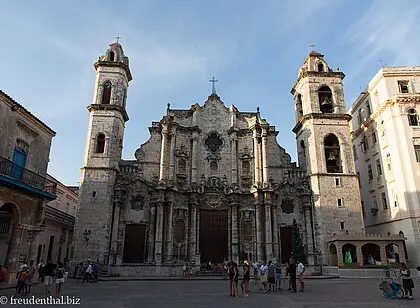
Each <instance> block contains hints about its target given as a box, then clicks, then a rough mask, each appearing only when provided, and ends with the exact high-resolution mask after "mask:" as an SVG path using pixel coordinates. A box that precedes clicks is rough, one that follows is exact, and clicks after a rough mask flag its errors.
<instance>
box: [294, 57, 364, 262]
mask: <svg viewBox="0 0 420 308" xmlns="http://www.w3.org/2000/svg"><path fill="white" fill-rule="evenodd" d="M343 78H344V74H343V73H342V72H340V71H339V70H338V69H337V70H336V71H333V70H332V69H330V68H329V66H328V64H327V62H326V61H325V60H324V55H322V54H320V53H318V52H316V51H312V52H311V53H309V55H308V57H307V58H306V60H305V63H304V64H303V66H302V67H301V68H300V69H299V73H298V79H297V81H296V83H295V84H294V86H293V88H292V90H291V93H292V94H293V96H294V105H295V114H296V125H295V127H294V128H293V132H294V133H295V134H296V142H297V148H298V161H299V166H301V167H302V168H304V169H306V171H307V173H308V175H309V177H310V183H311V188H312V203H313V204H312V206H313V210H314V213H315V215H314V221H315V229H316V231H315V233H316V239H317V241H318V242H317V243H316V244H317V247H318V249H319V251H318V253H320V254H321V256H322V260H318V263H319V264H323V263H325V262H326V260H327V256H328V255H327V254H328V251H329V247H328V238H329V237H330V236H333V235H338V234H341V233H343V234H345V233H346V234H361V233H363V232H364V231H363V220H362V210H361V201H360V191H359V182H358V176H357V174H356V172H355V165H354V161H353V153H352V143H351V139H350V128H349V123H350V120H351V116H350V115H348V114H347V113H346V106H345V102H344V90H343V84H342V80H343Z"/></svg>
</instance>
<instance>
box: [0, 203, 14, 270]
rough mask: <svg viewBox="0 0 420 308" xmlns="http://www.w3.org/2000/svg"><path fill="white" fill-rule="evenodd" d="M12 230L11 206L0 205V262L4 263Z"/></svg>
mask: <svg viewBox="0 0 420 308" xmlns="http://www.w3.org/2000/svg"><path fill="white" fill-rule="evenodd" d="M12 232H13V208H12V205H11V204H5V205H3V206H2V207H0V264H5V263H6V261H7V260H6V257H7V256H6V254H7V250H8V248H9V243H10V238H11V237H12Z"/></svg>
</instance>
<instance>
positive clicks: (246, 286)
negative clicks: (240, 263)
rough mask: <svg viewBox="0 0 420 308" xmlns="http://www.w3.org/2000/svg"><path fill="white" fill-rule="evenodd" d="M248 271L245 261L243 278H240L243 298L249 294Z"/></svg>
mask: <svg viewBox="0 0 420 308" xmlns="http://www.w3.org/2000/svg"><path fill="white" fill-rule="evenodd" d="M250 271H251V268H250V267H249V263H248V261H247V260H245V261H244V277H243V278H242V283H241V289H242V294H244V291H245V294H244V296H245V297H246V296H248V293H249V278H250ZM244 289H245V290H244Z"/></svg>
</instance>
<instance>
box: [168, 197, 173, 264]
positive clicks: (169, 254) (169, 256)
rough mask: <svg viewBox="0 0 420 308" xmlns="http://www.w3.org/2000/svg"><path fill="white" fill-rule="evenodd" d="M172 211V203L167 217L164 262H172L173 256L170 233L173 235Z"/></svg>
mask: <svg viewBox="0 0 420 308" xmlns="http://www.w3.org/2000/svg"><path fill="white" fill-rule="evenodd" d="M173 211H174V204H173V202H170V203H169V215H168V226H167V228H168V229H167V233H166V243H167V251H166V260H168V261H170V260H172V254H173V243H172V240H173V239H172V233H173V222H172V216H173Z"/></svg>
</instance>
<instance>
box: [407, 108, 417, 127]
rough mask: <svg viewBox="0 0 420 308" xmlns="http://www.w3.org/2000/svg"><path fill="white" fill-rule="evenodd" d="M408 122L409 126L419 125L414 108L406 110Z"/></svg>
mask: <svg viewBox="0 0 420 308" xmlns="http://www.w3.org/2000/svg"><path fill="white" fill-rule="evenodd" d="M408 124H409V125H410V126H419V115H418V114H417V111H416V109H410V110H408Z"/></svg>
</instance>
